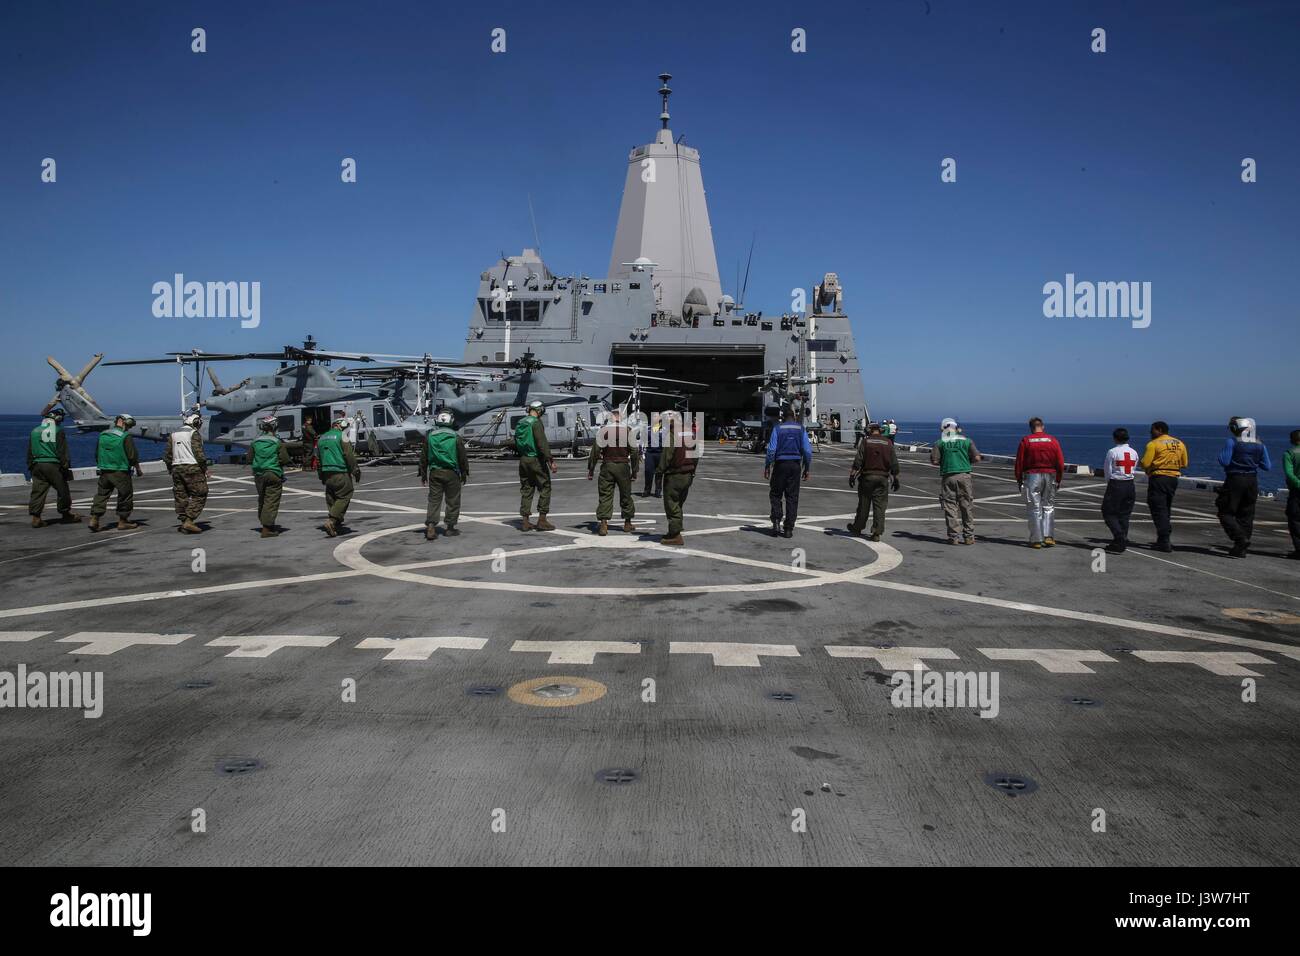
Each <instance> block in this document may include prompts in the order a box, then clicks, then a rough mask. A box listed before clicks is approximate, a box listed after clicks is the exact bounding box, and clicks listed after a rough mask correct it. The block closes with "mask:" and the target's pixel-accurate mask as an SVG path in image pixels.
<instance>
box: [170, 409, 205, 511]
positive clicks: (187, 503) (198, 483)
mask: <svg viewBox="0 0 1300 956" xmlns="http://www.w3.org/2000/svg"><path fill="white" fill-rule="evenodd" d="M186 433H188V434H186ZM178 444H179V445H180V448H179V449H178V448H177V445H178ZM185 449H188V450H189V455H188V456H187V455H185ZM186 458H193V459H194V460H193V461H192V462H190V461H187V460H185V459H186ZM163 464H164V465H166V466H167V470H168V471H169V472H170V473H171V476H172V497H173V498H174V499H175V502H176V517H177V518H179V519H180V520H181V521H190V522H192V521H194V519H195V518H197V517H198V516H199V515H201V514H202V513H203V506H204V505H205V504H207V501H208V477H207V470H208V464H209V462H208V459H207V458H206V457H205V456H204V454H203V435H202V434H201V433H200V432H199V430H198V429H196V428H190V427H189V426H188V425H187V426H186V427H184V428H180V429H177V430H176V431H174V432H172V433H171V435H169V436H167V450H166V451H164V452H163Z"/></svg>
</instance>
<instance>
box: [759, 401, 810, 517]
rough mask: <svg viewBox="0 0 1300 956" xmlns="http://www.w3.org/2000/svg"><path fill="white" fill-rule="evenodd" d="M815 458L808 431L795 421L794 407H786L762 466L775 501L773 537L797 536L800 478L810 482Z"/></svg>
mask: <svg viewBox="0 0 1300 956" xmlns="http://www.w3.org/2000/svg"><path fill="white" fill-rule="evenodd" d="M812 455H813V450H812V442H810V441H809V440H808V430H807V429H806V428H804V427H803V425H801V424H799V423H798V422H797V421H795V420H794V408H793V407H792V406H789V405H787V406H786V407H785V409H784V414H783V415H782V420H781V424H780V425H778V426H777V427H776V428H773V429H772V437H771V438H769V439H768V442H767V460H766V464H765V465H764V466H763V477H764V478H766V479H767V480H768V497H769V498H770V499H771V502H772V516H771V517H772V537H774V538H775V537H777V536H782V537H786V538H792V537H794V523H795V522H796V521H797V520H799V479H800V475H801V474H802V476H803V480H804V481H807V480H808V477H809V475H811V474H812ZM783 505H784V508H783V507H782V506H783ZM783 511H784V514H782V512H783Z"/></svg>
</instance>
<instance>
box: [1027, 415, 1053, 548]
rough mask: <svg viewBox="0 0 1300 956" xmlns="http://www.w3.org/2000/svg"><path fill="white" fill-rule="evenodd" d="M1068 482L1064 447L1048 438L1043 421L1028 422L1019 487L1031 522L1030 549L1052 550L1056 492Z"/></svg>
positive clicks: (1035, 417)
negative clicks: (1063, 483)
mask: <svg viewBox="0 0 1300 956" xmlns="http://www.w3.org/2000/svg"><path fill="white" fill-rule="evenodd" d="M1064 480H1065V455H1064V453H1062V451H1061V443H1060V442H1058V441H1057V440H1056V439H1055V438H1053V437H1052V436H1051V435H1049V434H1047V431H1046V430H1045V428H1044V426H1043V420H1042V419H1041V418H1039V417H1038V416H1036V415H1035V416H1034V417H1033V418H1031V419H1029V434H1028V435H1026V436H1024V437H1023V438H1021V439H1020V447H1019V448H1017V449H1016V483H1017V484H1018V485H1019V486H1020V491H1021V493H1022V494H1023V495H1024V496H1025V515H1026V517H1027V518H1028V519H1029V546H1030V547H1031V548H1050V547H1052V545H1054V544H1056V539H1055V538H1054V537H1052V531H1053V518H1054V516H1055V515H1054V512H1055V511H1056V489H1057V487H1059V486H1060V484H1061V482H1062V481H1064Z"/></svg>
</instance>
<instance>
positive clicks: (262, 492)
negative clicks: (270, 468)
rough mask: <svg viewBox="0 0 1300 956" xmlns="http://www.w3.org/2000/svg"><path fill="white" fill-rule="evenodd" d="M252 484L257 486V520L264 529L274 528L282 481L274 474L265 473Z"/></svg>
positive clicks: (278, 512) (278, 509)
mask: <svg viewBox="0 0 1300 956" xmlns="http://www.w3.org/2000/svg"><path fill="white" fill-rule="evenodd" d="M254 483H255V484H256V485H257V520H258V521H260V522H261V523H262V527H264V528H274V527H275V519H276V518H278V517H279V516H280V496H281V493H282V492H283V490H284V479H283V478H281V477H280V476H279V475H277V474H275V473H274V472H266V473H265V474H261V475H258V476H257V478H256V479H254Z"/></svg>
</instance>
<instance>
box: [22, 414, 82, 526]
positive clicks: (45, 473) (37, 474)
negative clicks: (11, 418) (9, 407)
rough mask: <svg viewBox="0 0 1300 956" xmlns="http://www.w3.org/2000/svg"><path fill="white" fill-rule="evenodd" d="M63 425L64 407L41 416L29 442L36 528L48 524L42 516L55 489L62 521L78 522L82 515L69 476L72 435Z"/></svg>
mask: <svg viewBox="0 0 1300 956" xmlns="http://www.w3.org/2000/svg"><path fill="white" fill-rule="evenodd" d="M61 424H63V409H61V408H56V409H53V410H52V411H50V412H49V413H48V414H47V415H45V416H44V417H43V418H42V419H41V423H40V424H39V425H37V426H36V427H35V428H33V429H32V434H31V437H30V438H29V439H28V442H27V471H28V472H29V473H30V474H31V476H32V496H31V499H30V500H29V501H28V505H27V510H28V511H29V512H30V513H31V516H32V527H33V528H43V527H45V525H46V524H47V523H48V522H46V521H45V519H43V518H42V517H41V512H42V511H44V510H45V498H46V496H47V495H49V493H50V489H51V488H53V489H54V493H55V495H56V496H57V497H56V500H57V503H58V509H59V521H61V522H62V523H63V524H75V523H76V522H78V521H80V520H81V515H78V514H73V511H72V491H71V490H70V489H69V488H68V479H69V478H71V477H72V468H71V463H70V462H69V459H68V438H67V436H66V435H64V433H63V429H62V428H60V427H59V426H60V425H61Z"/></svg>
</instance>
